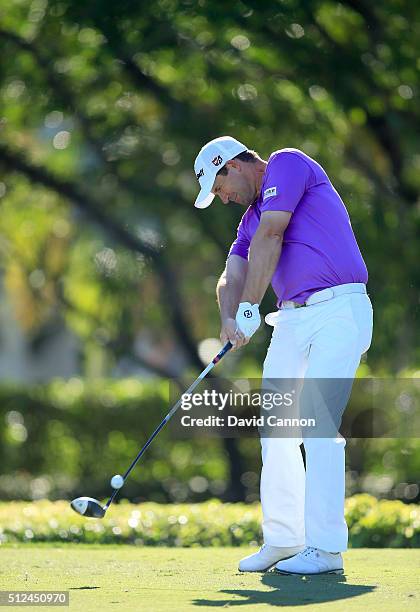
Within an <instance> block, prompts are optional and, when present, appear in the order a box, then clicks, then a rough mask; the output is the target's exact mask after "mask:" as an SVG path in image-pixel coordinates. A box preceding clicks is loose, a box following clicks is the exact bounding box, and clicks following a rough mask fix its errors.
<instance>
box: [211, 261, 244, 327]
mask: <svg viewBox="0 0 420 612" xmlns="http://www.w3.org/2000/svg"><path fill="white" fill-rule="evenodd" d="M244 280H245V279H239V278H229V279H228V277H227V274H226V272H224V273H223V274H222V276H221V277H220V279H219V282H218V283H217V287H216V295H217V302H218V304H219V310H220V318H221V319H222V321H225V320H226V319H234V318H235V315H236V311H237V310H238V305H239V301H240V298H241V295H242V290H243V287H244Z"/></svg>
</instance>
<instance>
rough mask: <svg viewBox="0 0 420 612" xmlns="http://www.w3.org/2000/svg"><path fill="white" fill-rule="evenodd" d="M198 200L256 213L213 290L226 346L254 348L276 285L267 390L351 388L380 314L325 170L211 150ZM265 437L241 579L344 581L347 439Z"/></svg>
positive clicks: (228, 148)
mask: <svg viewBox="0 0 420 612" xmlns="http://www.w3.org/2000/svg"><path fill="white" fill-rule="evenodd" d="M194 170H195V174H196V177H197V179H198V181H199V183H200V193H199V195H198V197H197V199H196V201H195V206H196V207H197V208H206V207H207V206H209V205H210V204H211V202H212V201H213V199H214V197H215V196H219V198H220V199H221V200H222V202H223V203H224V204H228V203H229V202H235V203H237V204H240V205H242V206H246V207H248V208H247V210H246V212H245V214H244V215H243V217H242V220H241V222H240V224H239V227H238V231H237V237H236V240H235V241H234V242H233V244H232V246H231V248H230V251H229V254H228V257H227V262H226V267H225V270H224V272H223V273H222V275H221V277H220V279H219V282H218V284H217V297H218V303H219V308H220V314H221V326H222V328H221V339H222V342H227V341H230V342H231V343H232V344H233V345H234V348H235V349H238V348H240V347H242V346H244V345H245V344H247V343H248V342H249V340H250V338H251V336H252V335H253V334H254V333H255V332H256V331H257V329H258V327H259V326H260V322H261V319H260V314H259V304H260V303H261V300H262V298H263V296H264V294H265V292H266V290H267V287H268V285H269V283H270V282H271V285H272V287H273V289H274V292H275V293H276V295H277V298H278V303H277V305H278V311H277V312H275V313H271V314H270V315H267V317H266V322H267V323H268V324H270V325H272V326H273V327H274V330H273V335H272V339H271V343H270V346H269V349H268V352H267V356H266V359H265V361H264V368H263V382H264V380H276V379H277V380H281V379H294V380H295V379H304V380H305V381H306V379H308V380H309V379H315V380H321V379H322V380H323V379H346V380H350V381H351V380H352V379H353V378H354V375H355V372H356V370H357V367H358V365H359V363H360V358H361V355H362V354H363V353H364V352H366V351H367V350H368V348H369V346H370V343H371V338H372V326H373V314H372V306H371V303H370V300H369V297H368V295H367V293H366V283H367V279H368V274H367V269H366V265H365V263H364V261H363V258H362V255H361V253H360V250H359V248H358V245H357V242H356V239H355V236H354V234H353V230H352V227H351V223H350V219H349V215H348V213H347V210H346V207H345V205H344V203H343V201H342V200H341V198H340V196H339V195H338V193H337V191H336V190H335V189H334V187H333V185H332V184H331V182H330V180H329V178H328V176H327V174H326V172H325V171H324V170H323V168H322V167H321V166H320V165H319V164H318V163H317V162H316V161H314V160H313V159H311V158H310V157H308V155H305V153H303V152H302V151H299V150H297V149H281V150H279V151H275V152H274V153H272V154H271V156H270V157H269V159H268V161H264V160H263V159H261V158H260V157H259V156H258V154H257V153H255V152H254V151H250V150H248V148H247V147H246V146H245V145H243V144H242V143H240V142H238V141H237V140H235V139H234V138H231V137H229V136H223V137H221V138H216V139H214V140H212V141H210V142H208V143H207V144H206V145H205V146H204V147H203V148H202V149H201V151H200V152H199V154H198V156H197V158H196V160H195V166H194ZM301 442H302V440H301V439H298V438H296V437H293V438H292V437H289V438H287V437H272V436H270V437H262V438H261V444H262V459H263V467H262V473H261V504H262V511H263V525H262V528H263V536H264V545H263V546H262V547H261V549H260V550H259V551H258V552H257V553H255V554H253V555H250V556H248V557H246V558H245V559H242V560H241V561H240V563H239V569H240V570H241V571H244V572H247V571H248V572H261V571H265V570H268V569H270V568H272V567H273V566H275V568H276V570H277V571H279V572H282V573H286V574H321V573H342V571H343V561H342V556H341V552H343V551H345V550H346V548H347V526H346V522H345V519H344V496H345V486H344V477H345V455H344V447H345V440H344V439H343V438H342V437H341V436H340V435H339V434H338V433H337V435H334V436H329V437H316V438H315V437H310V436H308V437H304V438H303V444H304V447H305V455H306V471H305V466H304V463H303V459H302V455H301V452H300V443H301Z"/></svg>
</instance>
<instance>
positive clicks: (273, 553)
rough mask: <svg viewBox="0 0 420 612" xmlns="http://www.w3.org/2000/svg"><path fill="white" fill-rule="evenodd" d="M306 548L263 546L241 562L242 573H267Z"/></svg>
mask: <svg viewBox="0 0 420 612" xmlns="http://www.w3.org/2000/svg"><path fill="white" fill-rule="evenodd" d="M303 549H304V546H289V547H286V546H269V545H268V544H263V545H262V546H261V548H260V550H259V551H258V552H256V553H254V554H253V555H248V557H244V559H241V560H240V561H239V571H240V572H266V571H267V570H269V569H270V568H271V567H273V565H275V564H276V563H277V562H278V561H280V560H281V559H288V558H289V557H293V555H296V554H297V553H298V552H300V551H301V550H303Z"/></svg>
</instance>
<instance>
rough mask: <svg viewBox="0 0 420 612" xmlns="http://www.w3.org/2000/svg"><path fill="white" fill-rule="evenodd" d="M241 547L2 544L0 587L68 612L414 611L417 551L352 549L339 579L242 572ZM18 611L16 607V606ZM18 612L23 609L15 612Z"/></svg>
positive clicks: (419, 561)
mask: <svg viewBox="0 0 420 612" xmlns="http://www.w3.org/2000/svg"><path fill="white" fill-rule="evenodd" d="M249 552H251V551H250V549H248V548H244V547H242V548H193V549H191V548H164V547H147V548H142V547H139V546H127V545H86V544H63V545H59V546H54V545H52V544H8V545H4V546H1V547H0V589H3V590H12V589H15V590H27V589H28V590H29V589H35V590H43V589H45V590H47V589H50V590H57V589H62V590H69V592H70V610H82V611H83V612H90V611H91V610H99V609H100V610H101V612H102V611H104V610H122V611H124V612H126V611H127V612H129V611H134V610H146V611H147V612H160V611H165V612H167V611H168V610H175V611H178V610H179V611H185V610H202V609H215V608H216V609H217V608H227V607H230V608H235V607H241V606H243V609H244V610H247V611H248V610H250V611H252V610H267V607H268V606H278V607H281V608H282V609H284V610H293V609H295V608H296V607H297V606H306V609H310V610H311V612H312V611H315V610H334V611H335V610H345V612H347V611H348V610H349V611H352V610H362V609H363V610H369V612H372V610H373V611H375V610H380V611H381V612H390V611H393V610H398V611H400V610H402V609H403V610H404V612H407V611H409V610H419V609H420V601H419V598H420V591H419V585H418V568H419V566H420V550H417V549H362V548H359V549H352V550H350V551H349V552H348V553H346V555H345V570H346V573H345V576H318V577H312V578H311V577H307V578H306V579H302V577H292V576H279V575H276V574H274V573H271V572H270V573H267V574H241V573H239V572H238V571H237V561H238V559H239V558H240V557H242V556H244V555H246V554H249ZM19 609H20V608H19ZM22 609H23V608H22Z"/></svg>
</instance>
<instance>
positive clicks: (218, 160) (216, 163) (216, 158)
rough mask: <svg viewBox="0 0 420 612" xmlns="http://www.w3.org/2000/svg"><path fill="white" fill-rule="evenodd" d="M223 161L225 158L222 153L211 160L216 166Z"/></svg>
mask: <svg viewBox="0 0 420 612" xmlns="http://www.w3.org/2000/svg"><path fill="white" fill-rule="evenodd" d="M222 161H223V159H222V158H221V156H220V155H216V157H215V158H214V159H212V160H211V163H212V164H214V165H215V166H220V164H221V163H222Z"/></svg>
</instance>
